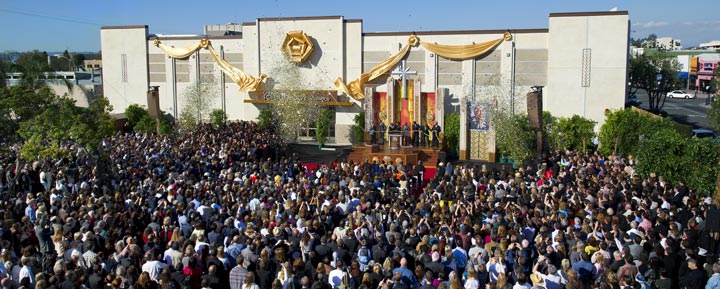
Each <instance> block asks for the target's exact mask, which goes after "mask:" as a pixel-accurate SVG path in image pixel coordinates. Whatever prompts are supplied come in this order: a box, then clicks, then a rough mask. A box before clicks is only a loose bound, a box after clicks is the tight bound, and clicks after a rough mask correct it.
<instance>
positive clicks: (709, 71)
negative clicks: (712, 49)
mask: <svg viewBox="0 0 720 289" xmlns="http://www.w3.org/2000/svg"><path fill="white" fill-rule="evenodd" d="M719 62H720V54H719V53H704V54H700V55H698V56H697V80H696V83H695V85H696V86H697V87H698V90H700V91H704V92H715V91H716V90H717V87H713V80H714V79H715V69H717V68H718V63H719Z"/></svg>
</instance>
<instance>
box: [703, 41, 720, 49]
mask: <svg viewBox="0 0 720 289" xmlns="http://www.w3.org/2000/svg"><path fill="white" fill-rule="evenodd" d="M700 49H708V50H709V49H720V40H713V41H710V42H707V43H700Z"/></svg>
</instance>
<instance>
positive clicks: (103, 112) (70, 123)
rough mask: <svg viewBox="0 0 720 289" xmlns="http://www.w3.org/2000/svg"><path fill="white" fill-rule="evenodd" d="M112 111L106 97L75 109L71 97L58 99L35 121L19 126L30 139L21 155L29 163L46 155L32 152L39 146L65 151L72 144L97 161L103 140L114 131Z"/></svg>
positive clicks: (24, 137) (34, 119) (21, 131)
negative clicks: (63, 149) (65, 145)
mask: <svg viewBox="0 0 720 289" xmlns="http://www.w3.org/2000/svg"><path fill="white" fill-rule="evenodd" d="M110 110H112V107H111V106H110V102H109V101H108V99H107V98H96V99H93V100H92V101H91V102H90V105H89V106H88V107H87V108H85V107H78V106H75V101H74V100H72V99H70V98H66V97H62V98H57V99H56V101H55V102H54V103H53V104H52V105H50V106H48V107H46V108H45V109H44V110H42V112H41V113H40V114H38V115H37V116H35V117H34V118H33V119H30V120H26V121H23V122H22V123H21V124H20V128H19V130H18V133H19V134H20V136H21V137H22V138H23V139H25V140H27V142H26V144H25V145H24V147H23V150H22V151H23V153H22V154H21V155H22V156H23V158H25V159H26V160H34V159H36V158H37V157H43V156H42V155H33V154H31V153H29V151H30V152H32V151H35V150H37V148H38V147H45V148H54V147H57V148H60V147H62V148H64V146H62V145H63V144H66V143H68V142H71V143H74V144H76V145H77V146H79V147H80V148H82V149H84V150H85V151H86V152H87V153H88V154H90V155H92V156H94V157H95V158H97V157H99V156H100V153H101V150H102V148H101V146H100V144H101V142H102V139H103V138H105V137H107V136H110V135H112V132H113V122H114V121H113V119H112V118H111V117H110V114H109V112H110ZM88 120H93V121H88ZM25 146H28V147H27V148H25Z"/></svg>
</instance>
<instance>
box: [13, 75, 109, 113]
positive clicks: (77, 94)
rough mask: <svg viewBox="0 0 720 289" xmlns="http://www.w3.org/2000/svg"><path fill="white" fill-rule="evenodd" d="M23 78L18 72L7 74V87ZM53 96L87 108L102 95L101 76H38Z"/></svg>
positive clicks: (18, 82)
mask: <svg viewBox="0 0 720 289" xmlns="http://www.w3.org/2000/svg"><path fill="white" fill-rule="evenodd" d="M22 77H23V74H22V73H20V72H14V73H7V74H5V79H6V81H7V84H8V85H18V84H20V81H21V79H22ZM39 79H41V80H43V81H44V82H45V84H47V86H48V87H50V89H52V91H53V92H55V94H57V95H59V96H67V97H70V98H72V99H74V100H75V104H76V105H78V106H81V107H87V106H88V105H89V104H90V101H92V99H93V98H97V97H101V96H102V94H103V82H102V75H101V74H100V72H99V71H96V72H94V73H93V72H89V71H58V72H45V73H43V74H42V75H40V76H39Z"/></svg>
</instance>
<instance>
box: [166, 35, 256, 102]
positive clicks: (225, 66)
mask: <svg viewBox="0 0 720 289" xmlns="http://www.w3.org/2000/svg"><path fill="white" fill-rule="evenodd" d="M153 44H154V45H155V46H157V47H158V48H160V50H162V51H163V52H165V54H167V55H168V56H170V57H173V58H188V57H190V55H192V54H193V53H195V51H197V50H198V49H200V48H205V49H207V50H208V51H209V52H210V55H211V56H212V58H213V59H214V60H215V63H217V65H218V66H220V70H222V71H223V72H224V73H225V74H227V76H228V77H230V78H231V79H232V80H233V81H235V83H237V85H238V86H239V87H240V90H241V91H257V90H258V88H259V87H260V83H262V81H263V80H264V79H265V78H267V75H265V74H261V75H260V77H254V76H252V75H250V74H248V73H246V72H244V71H242V70H240V69H238V68H237V67H234V66H232V65H230V63H228V62H227V61H225V59H222V58H221V57H220V56H219V55H218V54H217V53H216V52H215V49H214V48H213V47H212V45H211V44H210V41H209V40H207V39H200V41H199V42H198V43H196V44H192V45H188V46H185V47H171V46H167V45H164V44H162V43H160V41H159V40H157V39H155V41H153Z"/></svg>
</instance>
